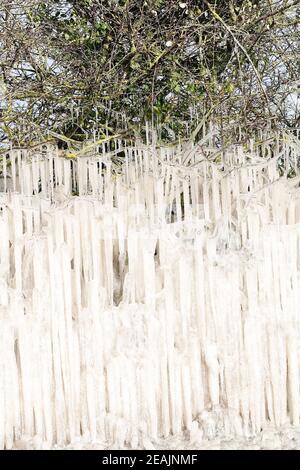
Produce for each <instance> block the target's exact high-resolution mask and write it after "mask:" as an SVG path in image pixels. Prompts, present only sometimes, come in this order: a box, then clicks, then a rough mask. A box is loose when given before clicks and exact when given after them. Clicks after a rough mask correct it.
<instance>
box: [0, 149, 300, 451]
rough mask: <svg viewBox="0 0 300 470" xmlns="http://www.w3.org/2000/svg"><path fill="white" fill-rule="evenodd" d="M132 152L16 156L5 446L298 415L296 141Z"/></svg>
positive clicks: (141, 442)
mask: <svg viewBox="0 0 300 470" xmlns="http://www.w3.org/2000/svg"><path fill="white" fill-rule="evenodd" d="M116 145H120V146H121V143H120V142H116ZM122 145H124V144H122ZM123 151H124V164H123V167H122V169H120V170H118V169H116V168H115V167H114V164H113V162H112V160H111V158H110V153H109V152H107V153H105V152H103V153H99V154H98V155H94V156H93V155H90V156H86V157H80V158H78V159H77V160H71V159H66V158H62V157H61V156H60V155H59V153H58V151H57V150H55V149H54V148H52V147H49V148H48V149H47V151H46V152H44V154H38V153H34V152H31V151H29V150H28V151H25V150H20V149H19V150H18V149H17V150H11V151H10V152H9V153H8V155H7V156H3V157H2V160H1V172H2V173H1V174H2V177H1V182H0V183H1V186H2V187H1V189H2V192H1V193H0V318H1V320H0V322H1V330H0V331H1V332H0V339H1V341H0V370H1V375H0V448H6V449H9V448H11V447H13V446H15V447H18V448H20V447H23V448H27V447H28V446H29V444H26V443H28V442H33V446H34V447H35V448H47V447H51V446H54V445H57V446H64V445H71V444H72V445H73V444H74V445H76V442H78V439H81V440H82V442H90V443H93V442H97V441H99V440H100V441H103V442H110V443H111V444H112V445H113V446H115V447H117V448H118V447H122V446H123V445H128V446H131V447H134V448H135V447H140V446H146V447H147V448H150V447H151V446H152V444H151V443H152V442H155V440H157V439H161V438H168V437H171V436H176V435H180V433H182V432H187V433H189V436H190V439H191V443H192V444H193V445H195V446H197V445H199V441H201V439H202V437H206V438H210V439H216V438H218V436H221V435H222V436H223V437H224V436H225V437H226V436H227V437H230V436H234V435H238V436H244V437H247V436H255V435H257V433H260V431H261V430H262V429H267V428H268V427H270V426H271V427H272V426H273V428H274V429H279V428H280V427H282V426H286V425H287V424H289V423H290V424H292V425H294V426H298V425H299V413H300V410H299V407H300V395H299V393H300V390H299V372H300V356H299V350H300V349H299V346H300V323H299V319H300V311H299V305H300V303H299V300H300V299H299V296H300V289H299V284H300V277H299V275H300V252H299V248H300V199H299V177H297V176H296V177H295V178H292V179H287V178H286V177H285V175H283V176H280V175H279V172H278V169H277V160H278V158H281V159H282V158H283V157H284V158H285V156H286V155H288V150H287V149H285V148H284V147H283V149H280V148H278V149H277V150H276V152H277V153H276V152H275V156H273V157H272V158H271V157H269V158H268V152H269V147H268V144H265V147H264V146H262V147H261V148H260V151H258V150H255V149H253V148H252V149H251V150H250V151H247V150H245V149H243V148H242V147H238V146H237V147H234V148H231V149H230V150H228V151H226V152H224V153H223V154H220V155H221V157H220V158H219V159H218V161H216V160H215V159H214V160H211V159H210V158H209V157H207V156H203V154H202V152H201V150H200V149H197V148H195V149H194V151H193V152H191V153H192V156H191V157H188V158H187V157H186V155H185V154H184V152H183V151H182V149H181V147H180V146H178V147H176V148H175V149H168V148H161V149H157V148H155V147H152V146H151V145H148V146H142V145H140V146H139V147H129V146H128V147H126V146H125V145H124V150H123ZM264 151H265V154H264ZM269 153H270V152H269ZM187 160H188V165H189V166H187V165H186V162H187ZM273 428H272V429H273ZM266 439H267V438H266ZM267 440H268V439H267ZM268 442H269V441H268ZM34 443H35V444H34ZM30 445H31V444H30ZM91 445H92V444H91Z"/></svg>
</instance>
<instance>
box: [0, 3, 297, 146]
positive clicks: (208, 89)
mask: <svg viewBox="0 0 300 470" xmlns="http://www.w3.org/2000/svg"><path fill="white" fill-rule="evenodd" d="M2 4H3V5H2V11H1V18H0V33H1V36H0V42H1V46H2V53H1V55H0V68H1V74H2V85H3V86H2V89H3V90H4V91H3V92H2V101H1V107H2V122H1V130H2V139H7V138H9V139H10V140H11V139H14V140H15V141H17V142H22V141H23V140H28V139H29V138H31V137H32V135H35V133H36V132H38V133H43V132H44V133H46V130H49V129H50V130H53V131H55V132H59V133H61V134H63V135H65V136H67V137H70V138H72V139H74V140H82V139H84V138H86V137H87V136H89V135H91V134H92V133H93V132H94V131H95V130H96V131H97V133H98V132H100V135H102V134H103V133H108V134H112V133H114V132H118V131H119V130H120V129H124V128H125V129H127V132H129V134H130V133H131V134H132V132H134V130H135V129H138V128H139V126H140V125H141V124H143V123H144V122H145V120H152V121H153V122H154V123H155V124H163V125H165V126H166V127H171V128H172V130H173V131H174V132H175V134H177V135H180V134H182V133H184V132H185V129H186V126H187V123H190V121H191V117H193V116H194V117H195V116H196V119H199V118H201V117H203V116H206V115H209V116H210V117H211V118H212V119H214V120H215V122H217V123H218V124H219V125H220V126H221V127H224V128H226V126H228V125H229V124H231V123H237V122H238V123H239V124H240V125H242V126H243V127H244V128H248V129H251V128H252V127H258V126H262V125H263V124H264V123H265V122H266V121H269V120H271V122H272V123H273V125H274V126H280V125H285V126H291V127H294V126H296V125H297V119H299V118H298V108H297V106H298V103H297V102H296V101H297V100H295V96H296V93H297V84H298V82H297V80H298V77H299V58H298V57H299V21H298V19H299V1H291V0H290V1H286V0H263V1H258V0H251V1H250V0H240V1H237V0H230V1H228V0H226V1H223V0H220V1H215V2H209V1H208V0H187V1H185V2H183V1H174V0H172V1H171V0H145V1H143V0H120V1H117V0H95V1H92V0H76V1H71V0H70V1H65V0H48V1H47V2H45V1H40V0H36V1H32V0H21V1H20V2H18V4H14V2H11V1H7V0H4V1H3V2H2ZM12 30H13V31H14V35H13V36H12V35H11V34H10V31H12ZM108 122H109V126H108V124H107V123H108ZM101 133H102V134H101Z"/></svg>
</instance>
